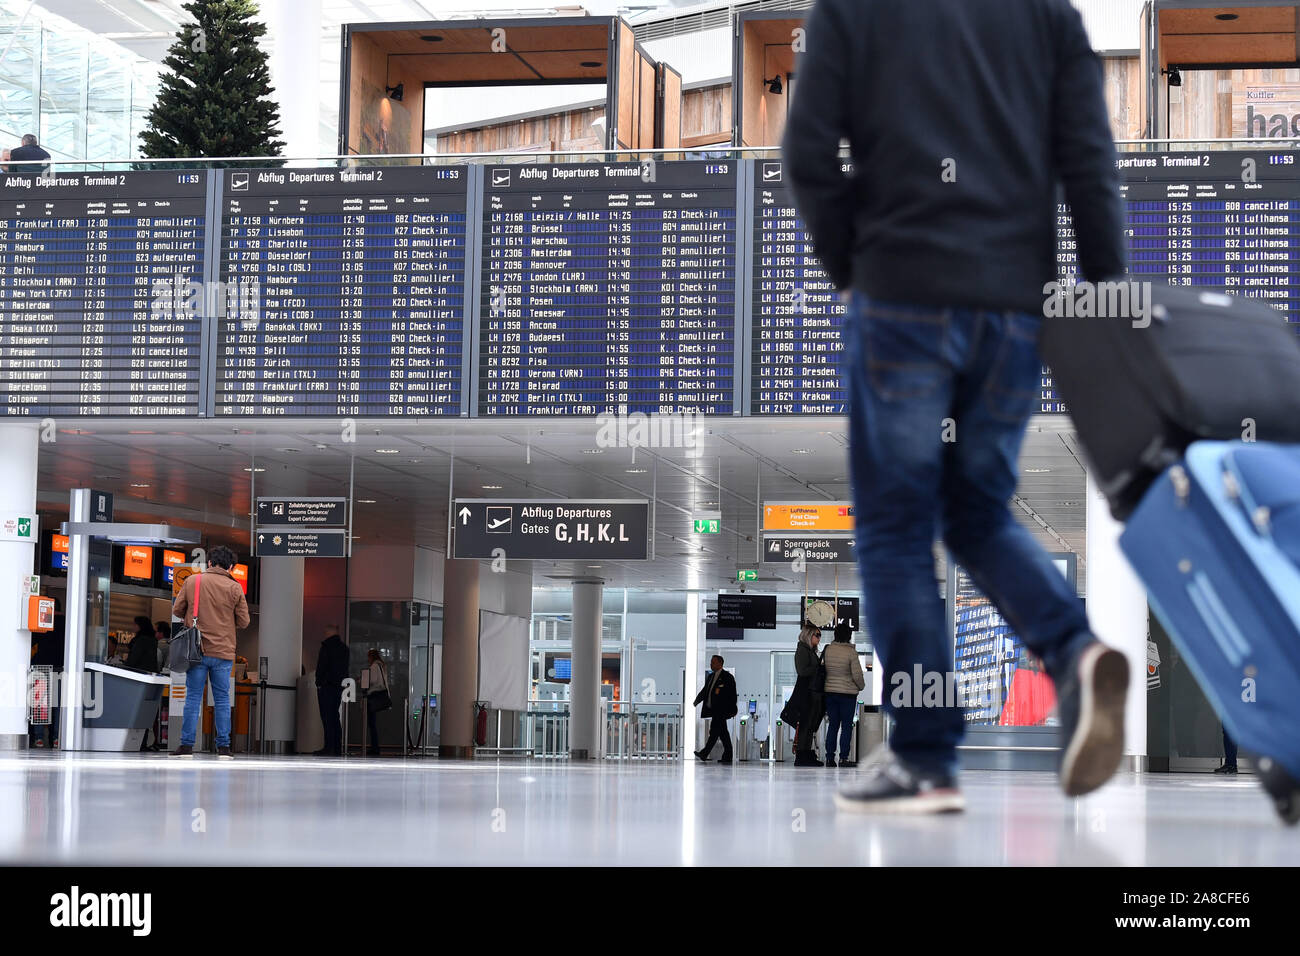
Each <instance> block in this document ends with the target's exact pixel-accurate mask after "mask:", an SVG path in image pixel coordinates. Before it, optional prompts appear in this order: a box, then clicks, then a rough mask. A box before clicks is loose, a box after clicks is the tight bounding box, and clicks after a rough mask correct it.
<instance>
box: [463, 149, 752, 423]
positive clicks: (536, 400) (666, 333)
mask: <svg viewBox="0 0 1300 956" xmlns="http://www.w3.org/2000/svg"><path fill="white" fill-rule="evenodd" d="M736 183H737V164H736V163H735V162H734V161H721V162H695V161H683V162H671V163H670V162H659V163H651V162H647V163H645V164H641V163H581V164H563V165H558V164H557V165H528V166H522V165H521V166H501V167H493V166H489V167H487V168H486V169H485V170H484V181H483V206H482V208H483V250H482V256H483V258H482V277H481V287H480V290H479V293H480V297H481V300H480V317H479V327H480V333H479V357H478V386H479V390H478V414H479V415H481V416H502V415H602V414H634V413H640V414H658V413H686V412H691V413H696V414H704V415H730V414H732V413H733V411H735V410H736V398H735V389H736V369H735V366H736V344H735V343H736V314H737V309H736V280H735V276H736V241H737V236H736Z"/></svg>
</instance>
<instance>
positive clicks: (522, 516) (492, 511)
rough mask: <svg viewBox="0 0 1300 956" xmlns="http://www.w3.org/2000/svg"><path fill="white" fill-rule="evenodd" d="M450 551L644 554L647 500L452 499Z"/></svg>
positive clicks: (534, 557)
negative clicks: (451, 543)
mask: <svg viewBox="0 0 1300 956" xmlns="http://www.w3.org/2000/svg"><path fill="white" fill-rule="evenodd" d="M452 517H453V523H454V528H455V531H454V541H455V546H454V548H453V556H454V557H456V558H484V559H487V558H497V557H504V558H506V559H507V560H519V561H569V560H573V561H577V560H590V559H593V558H595V559H601V560H604V559H609V560H621V561H644V560H646V559H647V558H648V557H649V532H650V503H649V502H648V501H569V500H558V501H505V500H501V499H497V498H457V499H456V504H455V509H454V510H453V512H452Z"/></svg>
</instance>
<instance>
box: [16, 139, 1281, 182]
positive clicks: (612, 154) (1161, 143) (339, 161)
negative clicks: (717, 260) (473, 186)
mask: <svg viewBox="0 0 1300 956" xmlns="http://www.w3.org/2000/svg"><path fill="white" fill-rule="evenodd" d="M1115 146H1116V148H1117V149H1118V150H1119V151H1120V152H1126V153H1127V152H1215V151H1221V150H1236V149H1241V150H1260V149H1280V150H1298V149H1300V139H1126V140H1117V141H1116V143H1115ZM780 154H781V149H780V147H778V146H765V147H751V146H746V147H739V146H710V147H707V148H702V149H617V150H608V149H602V150H555V151H551V152H536V153H533V152H528V153H517V152H485V153H384V154H374V155H366V156H361V155H347V156H210V157H194V156H189V157H178V158H174V159H116V160H94V161H92V160H63V159H54V160H37V161H23V162H17V161H12V160H11V161H8V162H4V163H0V170H3V171H5V172H10V173H20V172H31V171H33V170H40V169H43V168H48V169H49V171H50V172H52V173H54V174H57V173H75V172H125V171H129V170H142V169H177V168H183V169H209V168H212V169H220V168H226V167H232V166H234V167H260V166H290V167H301V168H305V167H340V168H362V167H374V166H449V165H459V164H466V163H469V164H480V165H487V164H492V165H510V164H519V165H526V164H535V163H602V162H604V163H610V162H620V163H626V162H639V161H646V160H664V161H668V160H709V159H771V158H774V157H778V156H780ZM842 155H843V156H844V157H845V158H846V159H847V158H848V152H847V151H844V152H842Z"/></svg>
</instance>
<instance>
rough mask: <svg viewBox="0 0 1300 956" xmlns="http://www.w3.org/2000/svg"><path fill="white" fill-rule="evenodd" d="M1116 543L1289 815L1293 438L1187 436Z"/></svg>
mask: <svg viewBox="0 0 1300 956" xmlns="http://www.w3.org/2000/svg"><path fill="white" fill-rule="evenodd" d="M1120 546H1121V547H1122V548H1123V550H1124V553H1125V555H1126V556H1127V557H1128V559H1129V561H1130V562H1131V563H1132V565H1133V567H1134V569H1135V570H1136V571H1137V573H1138V575H1139V576H1140V577H1141V579H1142V581H1143V583H1144V584H1145V585H1146V587H1147V590H1148V593H1149V599H1150V603H1151V607H1152V609H1153V610H1154V611H1155V613H1156V615H1157V616H1158V617H1159V618H1160V620H1161V622H1162V623H1163V624H1164V626H1165V627H1166V629H1167V630H1168V631H1169V633H1170V636H1171V637H1173V638H1174V640H1175V641H1176V642H1177V644H1178V647H1179V649H1180V650H1181V651H1182V652H1183V653H1184V654H1185V655H1186V657H1187V659H1188V661H1189V663H1190V665H1191V668H1192V671H1193V673H1195V674H1196V677H1197V679H1198V680H1199V682H1200V684H1201V688H1202V689H1203V690H1204V691H1205V692H1206V695H1207V696H1208V697H1209V698H1210V700H1211V702H1212V703H1213V704H1214V707H1215V709H1216V710H1217V711H1218V713H1219V715H1220V717H1221V718H1222V719H1223V723H1224V725H1225V726H1226V727H1227V728H1228V731H1229V733H1231V734H1232V736H1233V738H1234V739H1236V740H1237V742H1238V743H1239V744H1240V746H1241V747H1242V748H1243V749H1245V750H1247V751H1251V752H1254V753H1255V754H1257V755H1258V759H1257V761H1256V769H1257V770H1258V771H1259V774H1260V779H1261V782H1262V783H1263V784H1264V787H1265V789H1267V790H1268V792H1269V794H1270V796H1272V797H1273V800H1274V803H1275V805H1276V807H1277V810H1278V813H1279V814H1280V815H1281V816H1282V818H1283V819H1284V820H1286V821H1287V822H1288V823H1296V822H1297V821H1300V446H1298V445H1277V444H1268V443H1247V442H1239V441H1237V442H1218V441H1202V442H1196V443H1194V444H1192V445H1191V446H1190V447H1188V449H1187V452H1186V455H1185V457H1184V459H1183V460H1182V461H1181V462H1180V463H1179V464H1177V465H1174V466H1172V467H1170V468H1169V469H1167V470H1166V471H1165V472H1164V474H1163V475H1161V477H1160V478H1159V479H1157V480H1156V482H1155V483H1154V484H1152V485H1151V487H1150V488H1149V489H1148V490H1147V492H1146V494H1145V495H1143V497H1142V500H1141V502H1140V503H1139V504H1138V506H1137V508H1136V510H1135V511H1134V512H1133V513H1132V515H1131V516H1130V517H1129V520H1128V526H1127V527H1126V528H1125V530H1124V533H1123V535H1122V536H1121V538H1120Z"/></svg>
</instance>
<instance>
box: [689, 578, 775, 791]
mask: <svg viewBox="0 0 1300 956" xmlns="http://www.w3.org/2000/svg"><path fill="white" fill-rule="evenodd" d="M703 604H704V596H703V595H702V594H700V592H699V591H691V592H689V593H688V594H687V595H686V661H685V664H684V665H683V669H684V671H685V674H686V680H685V682H684V684H683V686H682V758H683V759H684V760H686V761H687V763H688V765H689V764H693V763H694V762H695V760H694V758H693V757H692V753H693V752H694V751H695V750H696V749H697V748H698V747H699V746H700V745H701V743H703V741H701V740H699V739H698V737H699V734H698V732H697V730H696V728H698V727H699V718H698V716H697V715H698V714H699V711H697V710H696V709H695V707H694V705H692V703H691V701H693V700H695V695H696V694H697V693H698V692H699V685H700V682H701V681H702V680H703V679H704V671H705V666H704V635H703V633H701V628H700V621H701V620H702V619H703V617H704V607H703ZM773 709H774V710H776V711H779V710H780V707H776V708H773ZM688 749H689V750H690V751H691V752H692V753H688V752H687V750H688Z"/></svg>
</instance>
